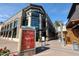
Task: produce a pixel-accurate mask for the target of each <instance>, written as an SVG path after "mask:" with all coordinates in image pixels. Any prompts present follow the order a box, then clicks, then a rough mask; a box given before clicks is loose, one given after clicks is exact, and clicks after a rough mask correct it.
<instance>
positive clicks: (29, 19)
mask: <svg viewBox="0 0 79 59" xmlns="http://www.w3.org/2000/svg"><path fill="white" fill-rule="evenodd" d="M30 26H31V11H29V15H28V27H30Z"/></svg>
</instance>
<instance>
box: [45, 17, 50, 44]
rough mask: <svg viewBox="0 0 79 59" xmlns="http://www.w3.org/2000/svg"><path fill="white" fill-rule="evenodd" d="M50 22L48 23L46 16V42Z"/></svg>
mask: <svg viewBox="0 0 79 59" xmlns="http://www.w3.org/2000/svg"><path fill="white" fill-rule="evenodd" d="M48 40H49V38H48V24H47V18H46V43H47V42H48Z"/></svg>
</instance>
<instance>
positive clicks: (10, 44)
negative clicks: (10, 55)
mask: <svg viewBox="0 0 79 59" xmlns="http://www.w3.org/2000/svg"><path fill="white" fill-rule="evenodd" d="M4 47H7V48H8V49H9V50H10V51H17V47H18V42H15V41H11V40H6V39H0V48H4Z"/></svg>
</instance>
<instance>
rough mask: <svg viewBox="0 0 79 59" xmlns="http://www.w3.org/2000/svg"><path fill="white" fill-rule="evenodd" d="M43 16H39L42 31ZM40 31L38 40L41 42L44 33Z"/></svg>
mask: <svg viewBox="0 0 79 59" xmlns="http://www.w3.org/2000/svg"><path fill="white" fill-rule="evenodd" d="M41 21H42V15H41V14H39V29H40V30H41V29H42V22H41ZM40 30H39V39H38V41H41V39H42V35H41V34H42V32H41V31H40Z"/></svg>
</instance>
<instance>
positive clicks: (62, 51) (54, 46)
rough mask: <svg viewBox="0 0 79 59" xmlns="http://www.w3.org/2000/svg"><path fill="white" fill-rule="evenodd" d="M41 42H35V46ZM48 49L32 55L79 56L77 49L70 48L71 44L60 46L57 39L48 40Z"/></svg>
mask: <svg viewBox="0 0 79 59" xmlns="http://www.w3.org/2000/svg"><path fill="white" fill-rule="evenodd" d="M40 45H41V44H40V43H37V47H39V46H40ZM46 47H48V48H49V49H47V50H45V51H42V52H40V53H37V54H36V55H34V56H79V51H74V50H72V46H70V47H67V46H64V47H63V46H62V44H61V43H60V42H59V41H58V40H51V41H49V42H48V45H47V46H46Z"/></svg>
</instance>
